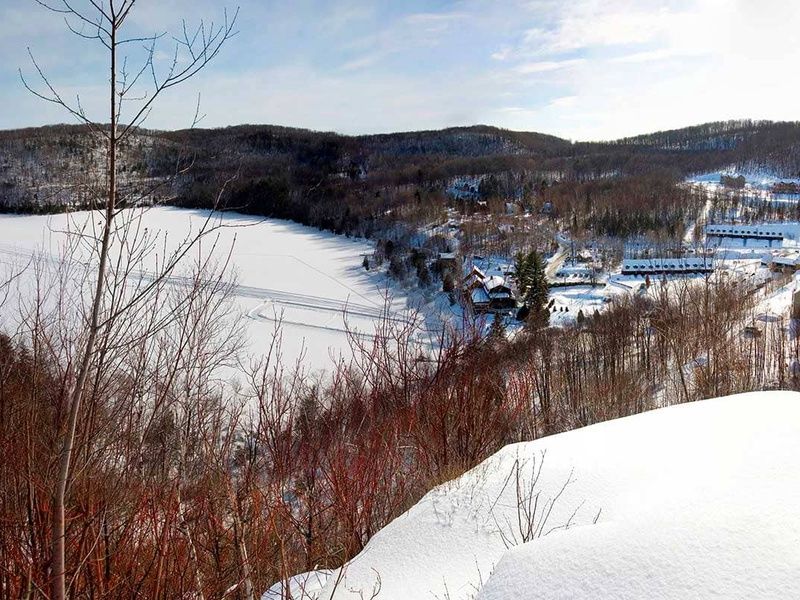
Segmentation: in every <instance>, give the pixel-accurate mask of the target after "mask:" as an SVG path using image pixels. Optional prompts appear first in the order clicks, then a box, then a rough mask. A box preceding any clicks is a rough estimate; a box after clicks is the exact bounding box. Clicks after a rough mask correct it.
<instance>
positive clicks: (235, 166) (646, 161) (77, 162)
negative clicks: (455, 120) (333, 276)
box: [0, 121, 800, 221]
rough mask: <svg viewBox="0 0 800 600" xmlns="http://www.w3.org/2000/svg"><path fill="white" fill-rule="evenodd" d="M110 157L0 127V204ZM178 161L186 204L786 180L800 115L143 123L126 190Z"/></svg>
mask: <svg viewBox="0 0 800 600" xmlns="http://www.w3.org/2000/svg"><path fill="white" fill-rule="evenodd" d="M104 164H105V163H104V158H103V148H102V143H101V140H100V139H98V137H97V136H96V135H92V134H91V133H90V132H89V130H88V129H87V128H86V127H83V126H68V125H55V126H48V127H40V128H30V129H20V130H13V131H0V207H2V208H4V209H5V210H15V209H16V210H48V209H52V208H53V207H58V206H60V205H64V204H65V203H72V204H75V205H84V204H86V203H87V201H88V200H89V199H90V197H91V193H92V191H91V189H90V188H91V187H92V186H91V183H92V182H93V181H94V182H96V181H97V180H98V178H100V179H102V173H103V169H104ZM176 165H181V167H180V168H179V174H178V176H177V177H174V178H172V179H171V180H170V181H171V182H170V186H169V189H157V190H155V191H153V193H152V194H151V196H152V197H153V198H158V199H168V200H169V201H172V202H177V203H182V204H185V205H188V206H203V205H207V204H208V203H209V202H211V199H212V196H213V194H214V193H215V190H216V189H217V188H218V187H219V185H220V183H221V182H223V181H226V180H228V179H231V178H235V179H234V181H232V182H231V183H230V184H229V188H230V190H231V192H232V193H234V194H235V193H237V192H241V191H242V190H243V189H247V188H248V186H251V187H252V186H253V185H259V186H262V187H261V188H259V190H255V191H254V190H252V189H250V190H249V191H248V192H247V194H245V195H248V196H249V195H253V194H255V193H258V194H262V193H270V194H272V195H275V194H277V196H279V198H278V200H276V202H284V203H287V202H290V200H291V198H295V200H297V196H298V195H300V196H303V197H304V198H307V196H308V195H309V194H313V195H314V196H315V201H316V202H319V203H323V204H324V203H326V202H333V203H335V202H337V201H339V200H340V199H341V198H342V197H343V195H350V196H352V195H353V194H362V195H365V197H366V196H370V195H371V196H374V195H375V194H376V193H380V192H381V190H386V189H389V188H395V189H397V188H398V186H400V188H402V186H409V185H413V186H424V187H425V188H426V189H435V188H443V186H444V185H446V182H448V181H451V180H453V179H455V178H462V177H476V176H484V175H487V174H493V173H495V174H496V173H517V174H520V176H526V177H528V176H533V177H540V178H543V179H550V180H557V181H589V180H592V179H597V178H607V177H615V176H641V175H648V174H653V173H660V174H668V175H669V176H670V177H674V178H676V179H679V178H683V177H685V176H687V175H689V174H692V173H698V172H704V171H712V170H719V169H722V168H725V167H731V166H733V167H739V168H742V169H750V170H753V169H759V170H768V171H771V172H773V173H774V174H776V175H777V176H784V177H789V176H797V175H798V174H800V123H796V122H778V123H776V122H769V121H725V122H715V123H707V124H703V125H697V126H693V127H686V128H683V129H677V130H671V131H663V132H656V133H650V134H645V135H640V136H635V137H630V138H624V139H620V140H616V141H610V142H581V143H571V142H569V141H568V140H564V139H561V138H558V137H555V136H550V135H544V134H540V133H533V132H519V131H509V130H505V129H499V128H496V127H490V126H486V125H476V126H473V127H453V128H448V129H443V130H436V131H414V132H401V133H390V134H380V135H362V136H346V135H340V134H336V133H330V132H318V131H310V130H305V129H294V128H287V127H278V126H272V125H240V126H236V127H226V128H219V129H194V130H181V131H155V130H147V129H140V130H137V131H136V133H135V135H134V136H133V137H131V138H130V139H129V141H128V143H127V144H126V146H125V148H124V149H123V160H122V167H121V169H122V178H123V181H124V186H123V187H124V188H125V189H127V190H129V191H131V193H132V194H133V193H135V194H138V195H145V196H146V195H148V190H149V187H148V186H150V184H152V183H153V182H157V181H159V180H165V179H166V178H168V177H170V176H172V175H175V174H176ZM265 182H266V183H265ZM125 186H127V187H125ZM304 210H305V209H304ZM281 214H283V213H281ZM287 215H288V216H290V217H292V216H293V215H292V213H291V211H289V212H288V213H287ZM306 216H307V215H306ZM295 218H300V220H301V221H302V220H304V219H303V215H300V216H299V217H297V216H295Z"/></svg>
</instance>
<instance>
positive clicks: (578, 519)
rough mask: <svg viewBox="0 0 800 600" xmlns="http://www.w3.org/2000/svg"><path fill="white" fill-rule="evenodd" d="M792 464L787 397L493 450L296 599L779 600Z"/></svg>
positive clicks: (667, 413) (758, 397) (705, 405)
mask: <svg viewBox="0 0 800 600" xmlns="http://www.w3.org/2000/svg"><path fill="white" fill-rule="evenodd" d="M798 451H800V394H797V393H793V392H759V393H749V394H741V395H737V396H729V397H725V398H718V399H714V400H706V401H702V402H696V403H691V404H685V405H680V406H674V407H671V408H665V409H660V410H656V411H652V412H649V413H644V414H641V415H636V416H632V417H627V418H623V419H618V420H614V421H609V422H606V423H601V424H598V425H593V426H590V427H587V428H584V429H580V430H577V431H573V432H568V433H563V434H559V435H555V436H552V437H548V438H544V439H541V440H537V441H533V442H527V443H521V444H515V445H511V446H507V447H506V448H504V449H503V450H501V451H500V452H498V453H497V454H495V455H494V456H492V457H491V458H489V459H488V460H486V461H485V462H483V463H482V464H481V465H479V466H478V467H476V468H474V469H473V470H471V471H470V472H468V473H467V474H466V475H464V476H462V477H460V478H458V479H456V480H455V481H452V482H450V483H447V484H444V485H442V486H440V487H438V488H436V489H434V490H433V491H431V492H430V493H428V494H427V495H426V496H425V497H424V498H423V499H422V500H421V501H420V502H419V503H418V504H417V505H416V506H414V507H413V508H412V509H411V510H409V511H408V512H407V513H405V514H404V515H402V516H401V517H399V518H398V519H396V520H395V521H393V522H392V523H390V524H389V525H388V526H387V527H385V528H384V529H383V530H382V531H380V532H379V533H377V534H376V535H375V536H374V537H373V538H372V540H371V541H370V542H369V544H368V545H367V547H366V548H365V549H364V551H363V552H362V553H361V554H360V555H358V556H357V557H356V558H355V559H354V560H352V561H351V562H350V563H349V564H348V565H347V566H346V567H345V569H344V571H341V572H338V573H334V574H332V575H330V576H329V577H328V576H327V574H326V573H320V574H318V575H315V579H314V580H313V581H310V582H309V587H308V591H309V592H311V590H312V589H313V588H315V587H318V583H319V582H318V581H317V579H316V577H321V578H325V577H328V578H327V584H326V586H325V588H324V591H323V592H322V593H321V594H320V595H319V596H318V597H319V598H339V597H340V596H341V595H342V594H341V590H350V591H351V592H352V591H354V590H355V593H359V592H361V593H363V596H362V597H365V598H369V597H371V595H372V593H373V591H374V590H376V589H378V588H379V589H380V593H379V595H378V596H377V597H378V598H381V599H382V600H405V599H408V598H447V599H449V600H457V599H468V598H479V599H481V600H500V599H502V600H512V599H515V598H519V599H520V600H522V599H530V598H598V597H613V598H622V599H626V598H630V599H634V598H644V597H647V598H676V599H678V598H688V597H693V598H709V597H725V598H732V597H760V598H766V597H770V598H777V597H784V598H785V597H795V596H797V595H798V594H800V583H798V579H797V577H796V574H797V572H798V570H799V569H800V554H798V552H797V540H798V539H800V519H798V517H797V514H796V511H795V510H794V508H793V507H794V506H796V505H797V502H798V500H800V485H798V478H797V466H796V464H795V457H796V456H797V453H798ZM303 580H304V579H302V578H301V579H300V580H298V581H295V582H294V583H295V586H298V585H301V583H302V581H303ZM279 589H280V586H279V585H278V586H276V587H274V588H273V589H272V593H275V592H277V591H279ZM337 592H338V593H337ZM270 597H274V596H271V595H270V594H267V595H265V598H270ZM312 597H316V592H315V593H314V594H312Z"/></svg>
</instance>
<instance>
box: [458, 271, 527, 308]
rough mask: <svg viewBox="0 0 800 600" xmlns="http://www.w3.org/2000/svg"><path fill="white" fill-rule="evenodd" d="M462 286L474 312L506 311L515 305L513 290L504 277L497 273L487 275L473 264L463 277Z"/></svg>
mask: <svg viewBox="0 0 800 600" xmlns="http://www.w3.org/2000/svg"><path fill="white" fill-rule="evenodd" d="M462 287H463V289H464V295H465V297H466V298H467V299H468V300H469V303H470V306H472V310H473V312H475V313H476V314H484V313H487V312H493V313H497V312H506V311H511V310H514V309H515V308H516V307H517V299H516V297H515V296H514V291H513V290H512V289H511V287H510V286H509V285H508V284H507V283H506V280H505V278H504V277H501V276H499V275H492V276H491V277H487V276H486V274H485V273H484V272H483V271H481V270H480V269H479V268H478V267H476V266H474V265H473V267H472V269H471V270H470V272H469V273H468V274H467V276H466V277H464V279H463V282H462Z"/></svg>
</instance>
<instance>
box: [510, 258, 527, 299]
mask: <svg viewBox="0 0 800 600" xmlns="http://www.w3.org/2000/svg"><path fill="white" fill-rule="evenodd" d="M529 258H530V254H525V253H524V252H521V251H520V252H517V255H516V257H515V259H514V273H515V277H516V280H517V290H518V291H519V295H520V298H523V299H524V298H525V297H526V296H527V294H528V289H529V288H530V284H531V273H530V260H529Z"/></svg>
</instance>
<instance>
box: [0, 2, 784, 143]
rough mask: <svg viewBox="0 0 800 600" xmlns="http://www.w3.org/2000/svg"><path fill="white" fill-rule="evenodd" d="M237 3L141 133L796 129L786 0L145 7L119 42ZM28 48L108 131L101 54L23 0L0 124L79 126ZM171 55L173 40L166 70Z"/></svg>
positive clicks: (0, 26)
mask: <svg viewBox="0 0 800 600" xmlns="http://www.w3.org/2000/svg"><path fill="white" fill-rule="evenodd" d="M51 1H52V2H60V1H61V0H51ZM105 1H106V2H108V1H109V0H105ZM72 4H73V6H75V7H76V8H83V7H88V6H89V2H88V1H87V0H74V1H73V2H72ZM237 6H238V7H239V13H238V21H237V25H236V30H237V32H238V33H237V35H236V36H235V37H233V38H232V39H230V40H229V41H228V42H227V43H226V45H225V47H224V48H223V49H222V52H221V53H220V55H219V56H218V57H217V58H216V59H215V60H214V62H213V63H212V64H211V65H209V66H208V67H207V68H206V69H205V70H204V71H203V72H201V73H200V74H199V75H198V76H196V77H195V78H193V79H191V80H189V81H187V82H186V83H184V84H182V85H181V86H180V87H176V88H173V89H171V90H169V92H168V93H167V94H165V95H164V96H162V97H161V98H159V101H158V102H157V103H156V105H155V107H154V110H153V111H152V113H151V114H150V116H149V118H148V120H147V122H146V125H147V126H149V127H153V128H159V129H181V128H184V127H188V126H190V125H191V123H192V117H193V115H194V113H195V106H196V104H197V98H198V94H199V95H200V106H201V113H202V114H203V115H205V116H204V119H203V121H202V122H201V124H200V125H201V126H203V127H221V126H227V125H237V124H242V123H269V124H277V125H285V126H293V127H304V128H309V129H316V130H324V131H337V132H341V133H346V134H361V133H382V132H391V131H408V130H420V129H438V128H442V127H450V126H458V125H474V124H478V123H482V124H488V125H495V126H498V127H504V128H508V129H515V130H525V131H539V132H543V133H549V134H553V135H558V136H561V137H564V138H568V139H573V140H600V139H614V138H619V137H624V136H627V135H635V134H638V133H645V132H651V131H658V130H664V129H671V128H676V127H683V126H686V125H691V124H697V123H703V122H707V121H716V120H724V119H734V118H753V119H773V120H800V78H799V77H798V76H797V71H798V65H800V44H797V43H796V35H797V31H800V2H795V1H794V0H758V1H755V0H403V1H400V0H391V1H390V0H385V1H384V0H376V1H372V2H370V1H367V0H341V1H322V0H291V1H289V2H287V1H286V0H239V4H238V5H237V3H236V0H234V1H233V2H231V3H226V2H224V0H170V1H169V2H164V1H161V0H138V1H137V4H136V6H135V7H134V9H133V12H132V13H131V17H130V19H129V20H128V22H126V24H125V29H124V32H123V33H126V34H127V35H129V36H132V37H137V36H142V35H152V34H155V33H162V32H167V33H169V34H178V33H179V32H181V31H182V20H183V19H185V21H186V23H187V26H189V27H193V26H196V25H198V24H199V23H200V21H201V20H203V21H204V22H205V24H206V26H208V24H209V23H210V22H212V21H214V22H219V21H220V20H221V19H222V17H223V9H224V8H227V9H228V12H229V14H231V13H232V12H234V11H235V10H236V8H237ZM87 10H89V9H87ZM139 46H140V45H137V44H129V45H128V48H129V52H130V57H129V65H130V69H131V70H133V68H134V65H136V64H138V61H141V60H142V58H143V54H142V49H141V48H140V47H139ZM29 49H30V52H31V54H32V55H33V56H34V57H35V59H36V61H37V63H38V64H39V65H40V66H41V68H42V70H43V72H45V73H46V74H47V77H48V79H49V80H50V82H51V83H52V84H53V86H54V87H55V88H57V89H58V90H59V92H60V93H61V94H62V96H63V97H64V98H69V99H70V101H73V100H74V99H75V98H76V97H80V100H81V105H82V106H83V107H84V108H85V110H86V111H87V113H88V115H89V116H90V117H91V118H93V119H95V120H98V121H105V122H107V121H108V117H107V115H106V112H107V107H106V105H107V98H106V97H107V92H106V90H107V88H108V74H107V73H108V69H107V64H108V57H107V55H106V54H107V53H106V51H105V49H104V48H103V47H102V46H100V45H98V44H97V42H95V41H89V40H85V39H81V38H78V37H76V36H75V35H73V34H72V33H70V31H69V30H68V29H67V26H66V24H65V23H64V19H63V16H62V15H59V14H55V13H50V12H48V11H46V10H45V9H43V8H42V7H40V6H39V5H38V4H37V3H36V2H35V1H34V0H0V56H1V57H2V61H0V106H2V107H3V109H2V111H0V128H2V129H8V128H17V127H26V126H36V125H42V124H48V123H67V122H72V121H73V119H72V118H71V117H70V116H69V115H68V114H66V113H65V112H63V110H62V109H60V108H58V107H56V106H53V105H50V104H48V103H46V102H44V101H41V100H39V99H37V98H35V97H33V96H32V95H31V94H30V93H29V92H28V91H27V90H25V88H24V87H23V85H22V83H21V81H20V75H19V70H21V71H22V73H23V75H24V76H25V78H26V80H27V81H28V82H29V83H30V84H31V85H33V86H37V85H39V86H40V82H39V81H37V73H36V69H35V67H34V66H33V65H32V64H31V59H30V57H29V55H28V50H29ZM173 52H174V42H172V40H171V39H170V36H169V35H167V36H165V37H163V38H162V39H161V40H160V42H159V47H158V50H157V53H156V67H157V70H158V71H159V72H163V70H164V69H166V68H168V65H169V63H170V61H171V57H172V56H173ZM179 60H183V59H182V58H180V59H179ZM140 87H142V89H141V90H138V89H137V90H136V92H137V94H139V93H140V94H145V93H147V92H148V90H147V89H146V87H145V86H140ZM132 104H133V103H132ZM123 120H124V116H123Z"/></svg>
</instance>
